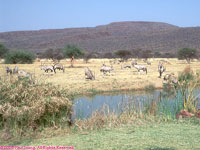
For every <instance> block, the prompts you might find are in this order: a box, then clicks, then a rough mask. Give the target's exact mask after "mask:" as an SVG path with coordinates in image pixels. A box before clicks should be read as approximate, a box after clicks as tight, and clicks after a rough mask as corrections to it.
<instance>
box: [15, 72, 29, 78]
mask: <svg viewBox="0 0 200 150" xmlns="http://www.w3.org/2000/svg"><path fill="white" fill-rule="evenodd" d="M18 74H19V76H20V77H28V78H31V74H30V73H29V72H26V71H24V70H19V71H18Z"/></svg>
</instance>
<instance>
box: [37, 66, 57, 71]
mask: <svg viewBox="0 0 200 150" xmlns="http://www.w3.org/2000/svg"><path fill="white" fill-rule="evenodd" d="M40 69H41V70H44V71H45V72H47V73H48V71H49V70H50V71H51V72H55V71H54V67H53V66H40Z"/></svg>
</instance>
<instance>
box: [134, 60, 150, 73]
mask: <svg viewBox="0 0 200 150" xmlns="http://www.w3.org/2000/svg"><path fill="white" fill-rule="evenodd" d="M132 66H133V67H135V68H136V69H137V70H138V72H139V71H140V70H142V71H145V72H146V74H147V68H146V66H144V65H137V62H132Z"/></svg>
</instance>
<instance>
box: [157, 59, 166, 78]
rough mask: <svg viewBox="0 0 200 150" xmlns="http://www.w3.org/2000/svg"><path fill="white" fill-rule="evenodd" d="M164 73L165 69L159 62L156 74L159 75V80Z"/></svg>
mask: <svg viewBox="0 0 200 150" xmlns="http://www.w3.org/2000/svg"><path fill="white" fill-rule="evenodd" d="M165 71H166V68H165V67H164V65H163V63H161V62H159V63H158V72H159V74H160V76H159V78H161V77H162V74H163V72H165Z"/></svg>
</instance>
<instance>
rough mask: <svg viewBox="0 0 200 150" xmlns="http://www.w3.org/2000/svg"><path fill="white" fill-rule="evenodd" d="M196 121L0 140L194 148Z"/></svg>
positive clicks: (144, 149) (139, 149)
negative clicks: (37, 137) (16, 139)
mask: <svg viewBox="0 0 200 150" xmlns="http://www.w3.org/2000/svg"><path fill="white" fill-rule="evenodd" d="M199 128H200V126H199V121H198V123H196V124H194V123H191V122H190V121H187V122H185V121H183V122H182V121H172V122H161V123H155V122H154V123H149V124H148V125H142V126H127V125H126V126H123V127H118V128H106V129H102V130H98V131H91V132H89V131H88V132H87V131H84V132H82V133H81V132H78V133H72V134H69V135H65V136H57V137H51V138H41V139H28V140H22V141H17V142H16V141H15V142H11V141H10V142H6V143H2V142H0V145H12V146H13V145H17V146H74V148H75V149H76V150H94V149H95V150H98V149H99V150H104V149H105V150H111V149H112V150H129V149H130V150H134V149H135V150H197V149H200V139H199V137H200V130H199Z"/></svg>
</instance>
